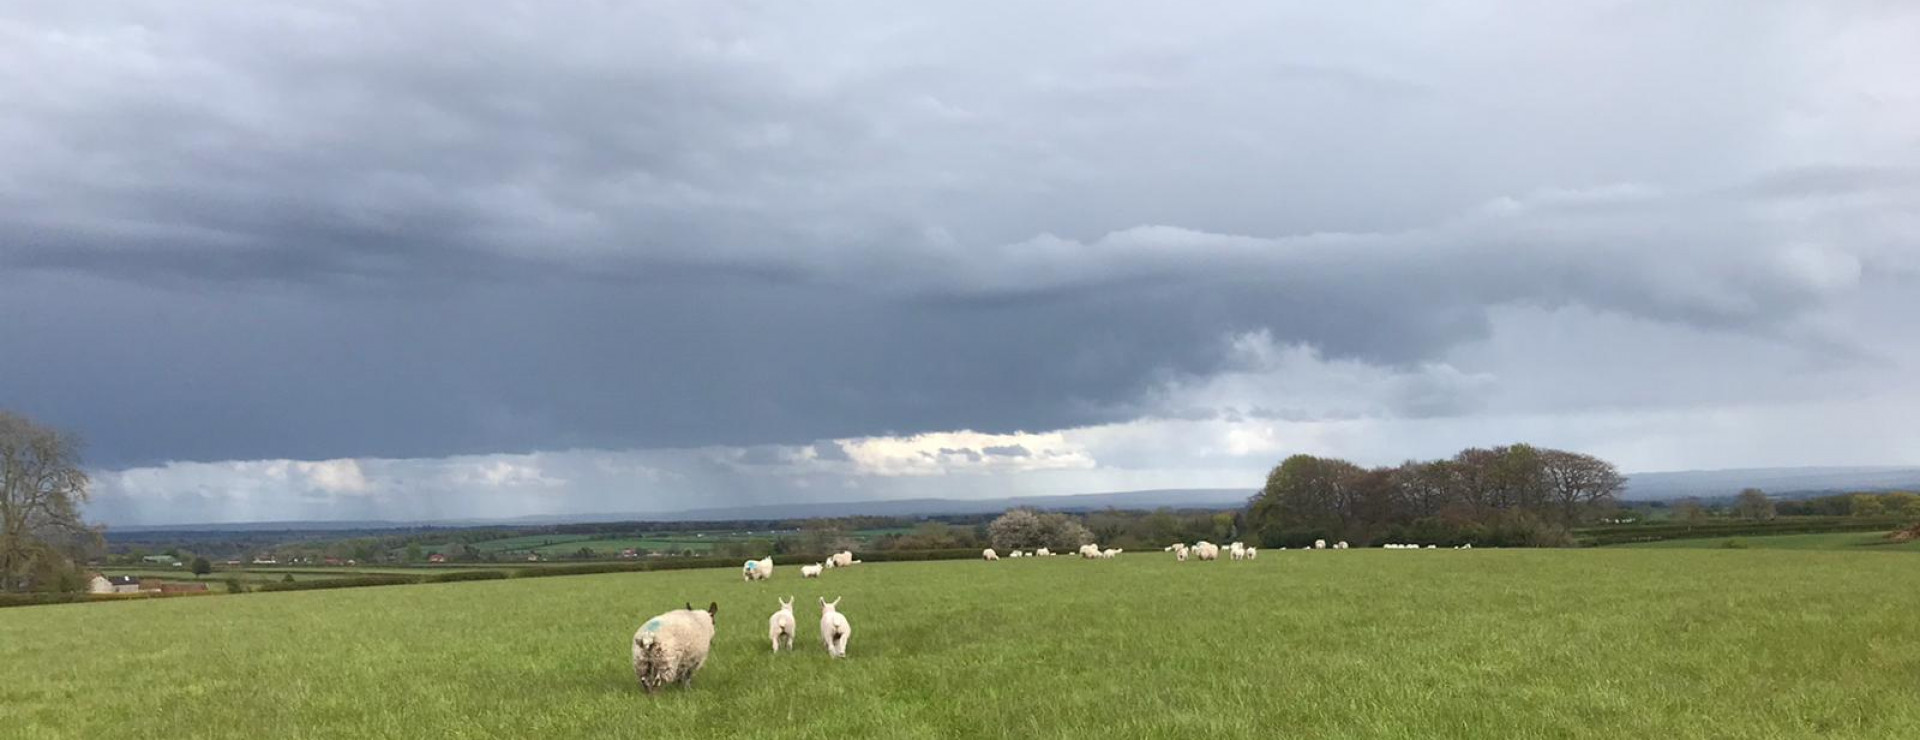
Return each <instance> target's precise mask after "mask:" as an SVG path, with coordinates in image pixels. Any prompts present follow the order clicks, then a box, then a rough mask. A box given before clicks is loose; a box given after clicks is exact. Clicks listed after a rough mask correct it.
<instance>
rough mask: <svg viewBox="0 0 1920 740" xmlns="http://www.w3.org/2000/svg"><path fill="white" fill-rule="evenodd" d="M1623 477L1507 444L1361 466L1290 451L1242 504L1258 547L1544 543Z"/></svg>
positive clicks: (1612, 495) (1602, 500) (1584, 458)
mask: <svg viewBox="0 0 1920 740" xmlns="http://www.w3.org/2000/svg"><path fill="white" fill-rule="evenodd" d="M1625 487H1626V478H1625V477H1624V476H1622V475H1620V472H1619V471H1618V470H1616V469H1615V468H1614V466H1613V464H1612V463H1609V462H1606V461H1605V460H1601V459H1599V458H1596V457H1593V456H1591V455H1584V454H1581V453H1577V452H1567V451H1564V450H1555V449H1548V448H1543V447H1534V446H1532V445H1526V444H1514V445H1506V446H1501V447H1492V448H1479V447H1476V448H1471V449H1466V450H1462V451H1460V452H1459V453H1458V454H1456V455H1454V456H1453V457H1450V458H1445V459H1440V460H1429V461H1408V462H1405V463H1402V464H1400V465H1397V466H1393V467H1377V468H1364V467H1361V466H1359V465H1355V464H1354V463H1351V462H1348V461H1346V460H1341V459H1338V458H1330V457H1316V456H1313V455H1294V456H1292V457H1289V458H1287V459H1286V460H1285V461H1283V462H1281V463H1280V465H1278V466H1276V467H1275V468H1274V469H1273V471H1272V472H1271V473H1269V474H1268V475H1267V482H1266V485H1265V486H1264V487H1263V488H1262V489H1261V490H1260V493H1259V494H1257V495H1255V496H1254V497H1253V498H1252V499H1251V500H1250V501H1249V502H1248V505H1247V520H1248V524H1249V526H1250V527H1251V529H1252V530H1253V531H1254V533H1255V534H1256V536H1255V537H1253V538H1252V539H1253V540H1255V541H1258V542H1259V543H1260V544H1262V545H1264V546H1267V547H1301V546H1305V545H1308V544H1310V543H1312V542H1313V541H1314V540H1318V539H1326V540H1345V541H1348V542H1351V543H1352V544H1354V545H1356V546H1364V545H1368V544H1374V543H1379V542H1392V541H1399V542H1412V543H1418V544H1436V545H1443V546H1448V545H1458V544H1467V543H1473V544H1476V545H1496V546H1509V547H1553V546H1561V545H1566V544H1569V543H1570V542H1571V537H1570V534H1569V530H1571V529H1572V528H1573V527H1576V526H1579V525H1581V524H1586V523H1589V522H1593V521H1596V520H1598V519H1600V518H1601V517H1602V516H1604V515H1605V514H1606V513H1607V512H1610V511H1612V510H1613V508H1614V507H1615V505H1616V501H1617V498H1618V496H1619V494H1620V492H1621V491H1622V490H1623V489H1624V488H1625Z"/></svg>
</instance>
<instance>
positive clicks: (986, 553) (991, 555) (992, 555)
mask: <svg viewBox="0 0 1920 740" xmlns="http://www.w3.org/2000/svg"><path fill="white" fill-rule="evenodd" d="M980 557H983V558H986V559H987V562H989V563H991V562H993V561H995V560H999V559H1000V554H999V553H996V552H994V551H993V548H991V547H989V548H987V549H985V550H981V551H980Z"/></svg>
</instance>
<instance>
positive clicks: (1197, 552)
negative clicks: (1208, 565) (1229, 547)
mask: <svg viewBox="0 0 1920 740" xmlns="http://www.w3.org/2000/svg"><path fill="white" fill-rule="evenodd" d="M1193 554H1194V556H1195V557H1198V558H1199V559H1201V560H1219V559H1220V546H1219V545H1216V544H1213V543H1211V542H1208V541H1206V540H1201V541H1199V542H1197V543H1195V544H1194V546H1193Z"/></svg>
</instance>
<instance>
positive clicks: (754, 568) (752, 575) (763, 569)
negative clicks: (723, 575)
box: [740, 555, 773, 581]
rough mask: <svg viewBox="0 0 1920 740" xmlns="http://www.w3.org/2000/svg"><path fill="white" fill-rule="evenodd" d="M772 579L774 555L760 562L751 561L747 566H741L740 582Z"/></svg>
mask: <svg viewBox="0 0 1920 740" xmlns="http://www.w3.org/2000/svg"><path fill="white" fill-rule="evenodd" d="M772 577H773V556H772V555H768V556H766V557H764V558H761V559H759V560H749V561H747V562H746V564H744V565H742V566H740V580H743V581H764V580H767V579H769V578H772Z"/></svg>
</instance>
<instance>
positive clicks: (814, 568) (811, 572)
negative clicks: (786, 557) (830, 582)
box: [800, 560, 833, 578]
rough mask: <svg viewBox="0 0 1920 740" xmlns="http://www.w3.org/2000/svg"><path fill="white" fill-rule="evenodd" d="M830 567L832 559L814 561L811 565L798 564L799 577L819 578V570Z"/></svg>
mask: <svg viewBox="0 0 1920 740" xmlns="http://www.w3.org/2000/svg"><path fill="white" fill-rule="evenodd" d="M831 567H833V561H831V560H829V561H827V562H825V563H814V564H813V565H802V566H800V577H801V578H819V577H820V571H823V570H826V569H828V568H831Z"/></svg>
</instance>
